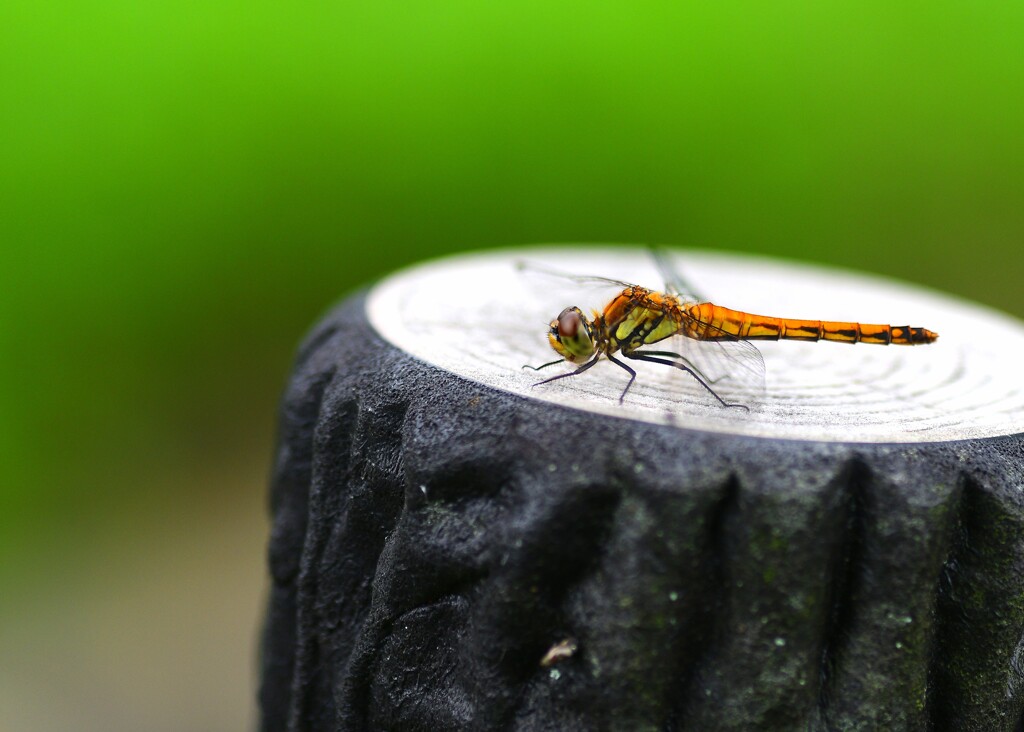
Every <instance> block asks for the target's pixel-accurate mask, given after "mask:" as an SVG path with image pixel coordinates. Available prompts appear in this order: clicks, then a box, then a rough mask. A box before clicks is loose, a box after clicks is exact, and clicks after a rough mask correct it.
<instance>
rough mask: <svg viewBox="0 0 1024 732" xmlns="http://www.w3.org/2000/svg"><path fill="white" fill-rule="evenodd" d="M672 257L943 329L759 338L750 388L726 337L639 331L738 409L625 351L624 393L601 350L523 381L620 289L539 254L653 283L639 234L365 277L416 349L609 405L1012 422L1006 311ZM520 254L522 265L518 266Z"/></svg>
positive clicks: (786, 305)
mask: <svg viewBox="0 0 1024 732" xmlns="http://www.w3.org/2000/svg"><path fill="white" fill-rule="evenodd" d="M670 259H671V261H672V264H673V265H674V266H675V267H676V268H677V269H678V270H679V271H680V273H681V274H682V275H683V276H685V277H686V279H687V280H688V281H689V282H690V283H692V284H693V285H694V286H695V287H697V288H699V291H700V294H701V295H703V296H705V297H706V298H707V299H708V300H710V301H711V302H713V303H715V304H716V305H721V306H725V307H728V308H732V309H735V310H740V311H745V312H750V313H757V314H760V315H767V316H779V317H786V318H801V319H811V320H819V319H820V320H824V321H852V322H860V323H865V324H891V325H893V326H910V327H913V328H927V329H929V330H931V331H935V332H937V333H938V334H939V335H940V338H939V340H938V341H937V342H936V343H932V344H927V345H919V346H914V347H903V346H880V345H868V344H856V345H853V346H851V345H848V344H842V343H826V342H817V343H811V342H765V341H760V342H758V344H757V349H758V350H759V351H760V352H761V354H762V355H763V360H764V374H765V377H764V386H763V391H762V390H761V389H759V388H757V387H756V386H753V385H752V380H751V379H750V378H749V376H750V373H751V372H752V371H757V369H758V368H759V366H758V365H757V364H756V360H755V361H753V362H752V361H751V359H750V357H749V355H747V356H739V357H738V356H737V354H736V353H730V352H729V348H731V346H730V345H727V346H726V348H725V349H722V348H721V346H719V345H717V344H704V343H698V342H696V341H692V340H691V339H685V338H680V339H675V341H674V342H673V341H663V342H661V343H660V344H658V345H657V346H648V349H652V348H653V349H665V350H680V349H685V350H682V353H683V355H686V356H688V357H690V358H692V360H693V361H695V362H696V363H697V364H699V365H701V366H702V367H703V368H704V369H705V372H706V371H707V369H708V368H710V370H712V371H715V370H716V369H719V370H720V372H719V373H709V374H708V377H709V379H717V380H716V381H715V382H714V388H715V390H716V391H718V392H719V393H721V394H723V396H725V397H726V399H727V400H731V401H737V402H740V403H743V404H746V405H747V406H749V407H750V410H749V411H745V410H742V409H730V408H723V407H722V406H720V405H719V404H718V402H717V401H716V400H715V399H714V397H713V396H711V395H710V394H709V393H708V392H707V391H706V390H705V389H703V388H702V387H701V386H700V385H699V384H698V383H697V382H696V380H694V379H693V378H691V377H690V376H688V375H687V374H685V373H681V372H680V371H678V370H676V369H670V368H667V367H665V366H663V365H658V364H638V363H636V362H632V361H631V362H629V363H630V365H631V366H634V367H635V368H636V371H637V373H638V377H637V381H636V383H635V385H634V386H633V388H632V389H631V390H630V392H629V394H628V395H627V396H626V398H625V400H624V401H623V402H622V403H620V401H619V396H620V394H621V393H622V390H623V388H624V387H625V385H626V383H627V381H628V378H629V376H628V374H627V373H626V372H625V371H623V370H621V369H620V368H618V367H617V366H616V365H615V364H613V363H610V362H608V361H607V360H603V362H602V363H599V364H597V365H596V366H595V367H594V368H592V369H590V370H588V371H587V372H586V373H583V374H580V375H579V376H575V377H573V378H566V379H560V380H558V381H555V382H552V383H548V384H544V385H541V386H535V384H536V383H537V382H538V381H540V380H541V379H542V378H547V377H549V376H552V375H557V374H558V373H560V372H566V371H569V370H571V369H572V368H574V367H573V366H572V365H570V364H559V365H556V366H551V367H549V368H548V369H546V370H545V371H542V372H540V373H537V372H534V371H531V370H529V369H524V368H523V366H524V365H525V364H530V365H534V366H537V365H540V364H544V363H547V362H549V361H552V360H553V359H555V358H557V356H556V354H555V353H554V352H553V351H552V350H551V349H550V347H549V346H548V341H547V330H548V324H549V323H550V321H551V320H552V319H553V318H554V317H556V316H557V315H558V314H559V312H561V311H562V310H563V309H564V308H565V307H567V306H571V305H576V306H579V307H580V308H581V309H582V310H583V312H584V313H588V314H589V313H590V312H591V311H594V310H596V311H601V309H602V308H603V307H604V306H605V305H606V304H607V302H608V301H609V299H610V298H611V297H613V296H614V295H615V294H617V292H618V289H621V288H618V289H617V288H616V287H615V286H614V285H613V286H605V287H596V286H593V285H590V284H582V283H579V282H576V281H573V280H569V279H565V278H560V277H557V276H553V275H549V274H545V273H543V272H540V271H539V270H540V269H544V268H547V269H549V270H555V271H558V272H563V273H570V274H574V275H588V276H597V277H608V278H613V279H616V280H623V281H626V282H631V283H635V284H638V285H642V286H644V287H647V288H650V289H653V290H663V289H664V288H665V283H664V282H662V281H661V277H660V275H659V274H658V271H657V269H656V267H655V264H654V261H653V258H652V257H651V255H650V253H649V252H648V251H647V250H646V249H644V248H640V247H635V248H631V247H594V246H589V247H578V248H571V247H564V246H563V247H537V248H521V249H514V250H503V251H496V252H490V253H482V254H467V255H461V256H456V257H451V258H448V259H443V260H438V261H434V262H429V263H426V264H421V265H418V266H415V267H412V268H410V269H408V270H405V271H402V272H399V273H397V274H395V275H392V276H391V277H389V278H387V279H386V280H384V281H382V282H380V283H379V284H378V285H376V286H375V287H374V288H373V289H372V291H371V292H370V294H369V296H368V298H367V305H366V308H367V315H368V317H369V320H370V323H371V324H372V325H373V327H374V328H375V329H376V331H377V332H378V333H379V334H380V335H381V336H383V337H384V338H385V339H386V340H387V341H389V342H391V343H392V344H393V345H395V346H397V347H398V348H400V349H402V350H404V351H405V352H407V353H409V354H411V355H413V356H415V357H416V358H418V359H420V360H422V361H425V362H427V363H429V364H432V365H434V366H438V367H440V368H442V369H445V370H448V371H450V372H453V373H455V374H458V375H460V376H462V377H465V378H468V379H471V380H474V381H477V382H479V383H481V384H484V385H487V386H490V387H494V388H496V389H501V390H504V391H507V392H511V393H514V394H519V395H522V396H524V397H527V398H531V399H539V400H544V401H548V402H552V403H555V404H559V405H562V406H565V407H571V408H575V409H583V410H588V411H592V412H599V413H604V414H608V415H611V416H616V417H622V418H628V419H635V420H642V421H646V422H653V423H662V424H665V423H667V424H674V425H677V426H679V427H685V428H689V429H698V430H705V431H712V432H725V433H733V434H741V435H748V436H758V437H774V438H786V439H800V440H819V441H831V442H861V443H906V442H944V441H953V440H964V439H975V438H986V437H995V436H1000V435H1011V434H1020V433H1024V389H1022V387H1021V379H1020V378H1019V372H1020V368H1021V366H1020V365H1021V364H1022V363H1024V325H1022V324H1021V323H1020V322H1019V321H1017V320H1014V319H1013V318H1010V317H1009V316H1006V315H1004V314H1001V313H999V312H996V311H993V310H990V309H987V308H984V307H981V306H979V305H976V304H972V303H969V302H965V301H963V300H958V299H955V298H953V297H950V296H946V295H941V294H938V293H935V292H931V291H928V290H925V289H922V288H918V287H913V286H910V285H907V284H903V283H899V282H895V281H893V280H889V279H884V278H879V277H872V276H867V275H863V274H853V273H849V272H844V271H839V270H834V269H827V268H822V267H814V266H809V265H802V264H793V263H789V262H781V261H778V260H772V259H766V258H761V257H751V256H738V255H734V254H715V253H710V252H705V251H694V250H679V251H673V252H672V253H671V255H670ZM523 261H525V262H528V263H529V264H530V265H532V267H530V268H528V269H526V270H523V269H521V268H520V267H519V266H517V265H519V264H520V263H521V262H523ZM709 349H718V350H717V355H715V352H714V351H712V352H711V354H710V355H711V361H707V360H705V359H706V358H707V357H706V356H704V355H702V353H703V352H704V351H708V350H709ZM748 350H749V349H748ZM715 359H717V360H715ZM737 359H738V360H737ZM744 359H745V360H744ZM754 359H756V355H755V356H754ZM705 363H710V364H711V366H710V367H704V364H705ZM730 371H731V373H730ZM719 377H724V378H719ZM730 390H732V391H730Z"/></svg>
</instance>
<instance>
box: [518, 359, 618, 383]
mask: <svg viewBox="0 0 1024 732" xmlns="http://www.w3.org/2000/svg"><path fill="white" fill-rule="evenodd" d="M600 357H601V354H600V353H598V354H596V355H595V356H594V357H593V358H592V359H590V360H589V361H587V362H586V363H585V364H583V365H581V366H580V367H579V368H577V369H576V370H575V371H570V372H569V373H567V374H559V375H558V376H552V377H551V378H550V379H544V380H543V381H538V382H537V383H536V384H533V386H540V385H541V384H547V383H549V382H552V381H558V380H559V379H568V378H569V377H570V376H576V375H577V374H582V373H583V372H584V371H586V370H587V369H589V368H590V367H591V366H593V365H594V364H595V363H597V360H598V359H599V358H600ZM556 363H561V361H552V362H551V363H546V364H544V366H553V365H554V364H556ZM544 366H539V367H538V368H541V369H542V368H544ZM524 368H525V367H524ZM530 368H533V367H532V366H531V367H530ZM536 370H537V369H534V371H536Z"/></svg>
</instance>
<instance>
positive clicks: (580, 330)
mask: <svg viewBox="0 0 1024 732" xmlns="http://www.w3.org/2000/svg"><path fill="white" fill-rule="evenodd" d="M548 340H549V341H550V342H551V347H552V348H554V349H555V351H557V352H558V355H559V356H561V357H562V358H564V359H565V360H566V361H570V362H573V363H576V362H579V361H584V360H586V359H588V358H590V357H591V356H592V355H593V354H594V337H593V334H592V332H591V325H590V323H589V322H587V319H586V318H585V317H583V313H582V312H580V309H579V308H566V309H565V310H563V311H562V312H561V313H560V314H559V315H558V318H557V319H556V320H552V321H551V331H550V332H549V333H548Z"/></svg>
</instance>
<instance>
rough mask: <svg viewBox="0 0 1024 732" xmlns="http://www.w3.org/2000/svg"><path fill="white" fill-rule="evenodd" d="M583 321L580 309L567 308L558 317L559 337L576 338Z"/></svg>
mask: <svg viewBox="0 0 1024 732" xmlns="http://www.w3.org/2000/svg"><path fill="white" fill-rule="evenodd" d="M582 320H583V317H582V316H581V315H580V311H579V309H578V308H566V309H565V310H563V311H562V312H561V314H560V315H559V316H558V335H559V336H560V337H561V338H575V337H576V332H577V331H579V329H580V322H581V321H582Z"/></svg>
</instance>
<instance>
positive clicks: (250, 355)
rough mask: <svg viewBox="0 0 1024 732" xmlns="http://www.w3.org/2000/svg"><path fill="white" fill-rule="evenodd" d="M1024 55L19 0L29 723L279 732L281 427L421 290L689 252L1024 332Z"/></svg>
mask: <svg viewBox="0 0 1024 732" xmlns="http://www.w3.org/2000/svg"><path fill="white" fill-rule="evenodd" d="M1022 39H1024V4H1021V3H1010V2H1001V3H972V4H968V3H951V2H934V1H930V2H927V3H926V2H909V3H889V2H885V3H880V2H879V3H862V2H858V3H846V2H835V3H821V2H810V1H802V2H776V3H765V4H756V3H750V2H722V3H703V4H700V5H699V6H693V7H688V6H687V5H686V4H683V3H680V2H631V3H606V2H595V3H569V4H553V3H550V2H518V3H504V4H498V3H480V2H401V3H397V2H378V3H352V2H336V3H331V4H328V3H317V2H311V3H304V4H299V5H292V6H288V5H284V4H278V3H269V2H246V3H241V2H221V3H216V2H214V3H206V2H204V3H198V2H185V3H167V2H159V1H158V2H149V3H139V2H127V1H126V0H121V1H119V0H85V1H84V2H80V3H76V4H67V5H64V4H60V5H58V4H54V5H47V4H44V3H39V2H36V1H33V2H26V1H25V0H5V2H4V3H3V4H0V283H2V284H0V383H2V387H0V388H2V391H0V466H2V469H0V481H2V482H0V658H2V659H3V662H2V668H0V710H3V712H0V727H2V728H4V729H12V730H13V729H18V730H58V729H60V730H67V729H75V730H221V729H240V728H246V727H251V725H252V724H253V723H254V719H255V711H254V701H253V698H254V687H255V677H256V674H255V644H256V636H257V627H258V623H259V617H260V613H261V608H262V603H263V601H264V594H265V590H266V586H265V581H264V570H263V554H264V543H265V533H266V528H267V521H266V516H265V509H264V505H265V484H266V476H267V473H268V470H269V460H270V456H271V446H272V441H273V433H274V418H275V409H276V402H277V399H278V396H279V394H280V391H281V387H282V385H283V383H284V381H285V378H286V375H287V372H288V368H289V362H290V359H291V357H292V353H293V351H294V348H295V346H296V344H297V342H298V340H299V338H300V337H301V335H302V333H303V332H304V330H305V329H306V328H307V327H308V326H309V325H310V324H311V323H312V322H313V321H314V320H315V318H316V317H317V316H318V314H319V313H321V312H322V311H323V310H324V309H325V308H327V307H328V306H329V305H330V304H331V303H332V302H333V301H335V300H337V299H338V298H339V297H341V296H343V295H344V294H345V293H347V292H349V291H351V290H352V289H353V288H356V287H358V286H360V285H361V284H364V283H367V282H370V281H372V280H373V279H374V278H377V277H379V276H381V275H383V274H385V273H386V272H388V271H390V270H392V269H394V268H396V267H398V266H400V265H403V264H406V263H410V262H413V261H416V260H420V259H423V258H426V257H431V256H435V255H439V254H442V253H446V252H454V251H462V250H470V249H478V248H483V247H491V246H497V245H508V244H515V243H522V242H541V241H544V242H549V241H550V242H553V241H636V242H663V243H671V244H681V245H696V246H702V247H714V248H721V249H731V250H744V251H754V252H763V253H770V254H777V255H782V256H787V257H794V258H799V259H805V260H813V261H821V262H829V263H833V264H837V265H841V266H850V267H855V268H859V269H865V270H870V271H874V272H881V273H886V274H891V275H894V276H897V277H901V278H904V279H908V280H912V281H916V282H921V283H925V284H929V285H932V286H934V287H938V288H941V289H944V290H948V291H951V292H954V293H957V294H960V295H963V296H966V297H969V298H973V299H977V300H980V301H982V302H985V303H987V304H990V305H993V306H996V307H998V308H1001V309H1004V310H1007V311H1010V312H1012V313H1015V314H1017V315H1021V314H1024V294H1022V290H1021V287H1020V275H1021V273H1022V264H1024V253H1022V241H1024V136H1022V131H1024V50H1022V49H1024V43H1022ZM3 716H6V717H7V718H8V720H9V721H8V722H4V721H2V717H3Z"/></svg>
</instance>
